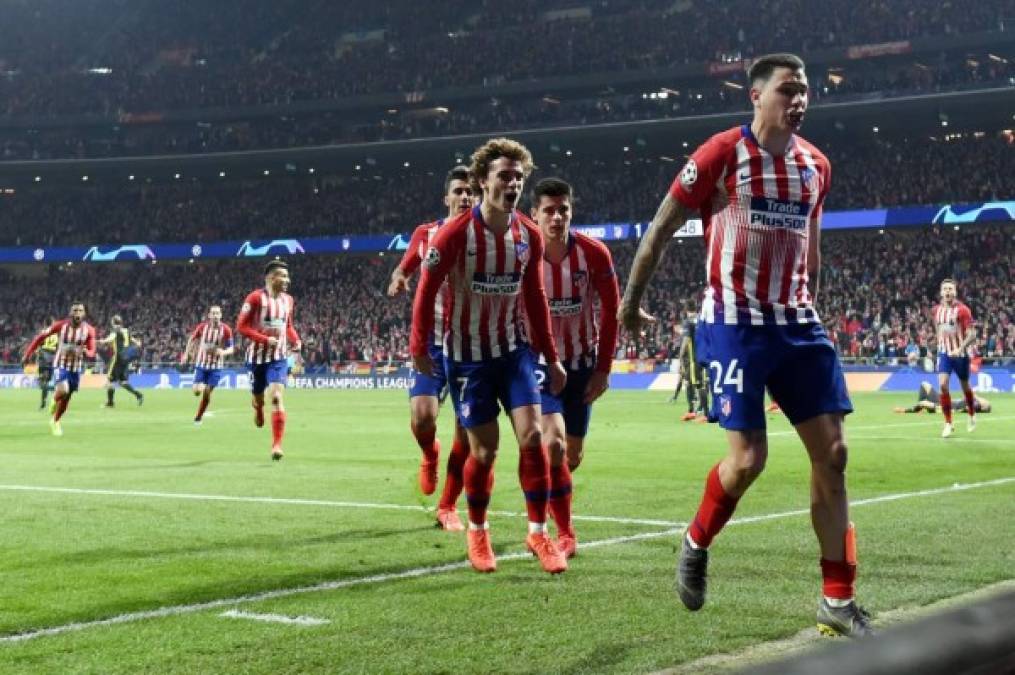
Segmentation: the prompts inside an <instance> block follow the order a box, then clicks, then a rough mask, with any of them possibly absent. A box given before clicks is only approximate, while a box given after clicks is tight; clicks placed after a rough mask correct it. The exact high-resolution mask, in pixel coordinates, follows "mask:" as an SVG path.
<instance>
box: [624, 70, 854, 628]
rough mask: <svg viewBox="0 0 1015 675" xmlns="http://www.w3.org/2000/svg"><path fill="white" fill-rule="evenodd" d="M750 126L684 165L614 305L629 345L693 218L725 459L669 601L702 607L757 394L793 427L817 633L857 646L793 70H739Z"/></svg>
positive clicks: (812, 175) (745, 478) (833, 389)
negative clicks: (669, 254) (698, 226)
mask: <svg viewBox="0 0 1015 675" xmlns="http://www.w3.org/2000/svg"><path fill="white" fill-rule="evenodd" d="M748 80H749V82H750V100H751V104H752V105H753V107H754V118H753V121H752V122H751V123H750V124H747V125H744V126H742V127H734V128H733V129H729V130H728V131H724V132H722V133H719V134H717V135H715V136H713V137H711V138H710V139H709V140H708V141H706V142H705V143H704V144H703V145H702V146H700V147H699V148H698V149H697V150H696V151H695V152H694V154H693V155H692V156H691V158H690V159H689V160H688V161H687V164H686V165H684V168H683V169H682V170H681V172H680V174H679V175H678V176H677V178H676V180H674V182H673V185H672V187H671V188H670V191H669V193H668V194H667V195H666V197H665V198H664V199H663V201H662V204H661V205H660V207H659V210H658V212H657V213H656V215H655V218H654V220H653V223H652V226H651V227H650V229H649V230H648V233H647V234H646V236H645V237H644V238H643V239H642V242H641V244H640V246H639V247H638V252H637V254H636V255H635V260H634V263H633V266H632V270H631V278H630V281H629V283H628V286H627V290H626V292H625V295H624V299H623V302H622V305H621V320H622V321H623V323H624V325H625V326H626V327H627V328H628V329H629V330H631V331H632V332H633V333H634V334H635V335H637V334H638V331H639V330H640V328H641V326H642V324H644V323H646V322H653V321H654V320H655V319H654V317H652V316H651V315H649V314H648V313H647V312H645V311H644V310H642V309H641V307H640V306H639V305H640V302H641V298H642V296H643V294H644V292H645V287H646V285H647V283H648V281H649V279H650V278H651V277H652V273H653V271H654V270H655V268H656V266H657V265H658V264H659V260H660V258H661V256H662V254H663V251H664V249H665V247H666V244H667V243H668V242H669V241H670V239H671V238H672V237H673V234H674V232H676V231H677V229H679V228H680V227H681V226H682V225H683V224H684V223H685V222H686V221H687V219H688V217H689V216H690V215H691V213H693V212H694V211H698V212H700V214H701V217H702V220H703V224H704V228H705V230H704V232H705V242H706V245H707V259H706V270H707V276H708V283H707V286H706V290H705V298H704V301H703V304H702V312H701V319H700V321H699V324H698V331H697V334H698V338H699V343H700V344H699V349H700V351H699V354H698V359H699V361H700V362H701V363H702V364H703V365H707V367H708V368H709V370H710V375H711V376H712V377H711V378H710V381H711V383H712V392H713V402H712V407H711V414H712V418H713V419H715V420H717V421H718V422H719V424H720V426H721V427H722V428H723V429H725V431H726V439H727V442H728V444H729V451H728V453H727V455H726V457H725V458H724V459H723V460H722V461H720V462H719V463H718V464H717V465H716V466H715V467H714V468H713V469H712V470H711V472H709V474H708V479H707V481H706V486H705V494H704V497H703V498H702V501H701V505H700V506H699V508H698V512H697V514H696V515H695V517H694V519H693V521H691V525H690V527H689V528H688V530H687V532H686V533H685V534H684V536H683V537H682V543H681V553H680V561H679V564H678V567H677V584H676V585H677V590H678V593H679V595H680V599H681V600H682V601H683V603H684V605H686V606H687V608H688V609H690V610H692V611H695V610H698V609H701V607H702V605H704V603H705V590H706V582H705V577H706V571H707V565H708V548H709V546H710V545H711V544H712V540H713V539H714V538H715V536H716V535H717V534H719V531H720V530H721V529H722V528H723V526H724V525H725V524H726V522H727V521H728V520H729V519H730V517H731V516H732V515H733V511H734V509H735V508H736V506H737V502H738V501H739V500H740V498H741V497H742V496H743V494H744V493H745V492H746V491H747V489H748V488H749V487H750V485H751V484H752V483H753V482H754V480H755V479H756V478H757V477H758V475H760V474H761V471H762V470H763V469H764V467H765V460H766V458H767V456H768V439H767V434H766V431H765V411H764V403H765V388H766V387H767V388H768V389H769V391H770V392H771V394H772V397H773V398H774V399H775V401H777V402H778V403H779V405H780V406H781V408H782V409H783V411H784V412H785V413H786V416H787V417H788V418H789V420H790V422H791V423H792V424H793V426H794V428H795V429H796V432H797V434H798V435H799V437H800V439H801V441H802V442H803V445H804V447H805V448H806V449H807V454H808V455H809V457H810V462H811V481H810V483H811V521H812V523H813V526H814V531H815V533H816V534H817V538H818V544H819V546H820V549H821V563H820V566H821V574H822V578H823V594H822V598H821V600H820V602H819V605H818V613H817V617H818V628H819V630H820V631H821V632H822V633H825V634H828V633H832V634H842V635H849V636H856V637H858V636H863V635H867V634H869V633H870V632H871V629H870V620H869V616H868V615H867V613H866V612H865V611H864V610H862V609H861V608H860V607H859V606H858V605H857V603H856V601H855V600H854V597H853V596H854V585H855V580H856V543H855V542H856V540H855V534H854V530H853V528H852V525H851V524H850V522H849V501H848V500H847V498H846V474H845V469H846V454H847V451H846V441H845V436H844V433H843V422H844V418H845V415H846V414H847V413H849V412H851V411H852V405H851V403H850V400H849V396H848V394H847V392H846V384H845V378H844V377H843V374H842V367H841V365H840V364H839V361H838V358H837V357H836V354H835V350H834V348H833V346H832V343H831V341H830V340H829V339H828V337H827V335H826V334H825V331H824V329H823V328H822V325H821V322H820V321H819V320H818V315H817V312H816V311H815V309H814V298H815V296H816V294H817V290H818V288H817V284H818V279H819V272H820V269H821V258H820V248H819V237H820V226H821V211H822V204H823V203H824V200H825V197H826V195H827V194H828V189H829V181H830V178H831V169H830V165H829V162H828V160H827V159H826V158H825V156H824V155H823V154H821V152H819V151H818V149H817V148H815V147H814V146H813V145H811V144H810V143H808V142H807V141H806V140H804V139H803V138H801V137H800V136H798V135H797V133H796V132H797V131H798V129H799V128H800V125H801V123H802V122H803V120H804V115H805V113H806V111H807V95H808V86H807V76H806V74H805V72H804V63H803V61H801V60H800V58H799V57H797V56H795V55H793V54H771V55H767V56H762V57H760V58H759V59H757V60H756V61H755V62H754V63H753V64H752V65H751V67H750V70H749V72H748Z"/></svg>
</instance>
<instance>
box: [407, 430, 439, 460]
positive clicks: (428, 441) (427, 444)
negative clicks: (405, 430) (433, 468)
mask: <svg viewBox="0 0 1015 675" xmlns="http://www.w3.org/2000/svg"><path fill="white" fill-rule="evenodd" d="M409 428H410V429H412V435H413V436H415V437H416V442H417V443H418V444H419V449H420V450H422V451H423V454H424V455H425V456H426V458H427V459H428V460H430V461H433V460H435V459H437V452H436V450H435V449H434V439H435V438H436V437H437V429H436V428H431V429H421V428H419V427H418V426H416V425H415V424H412V423H411V422H410V423H409Z"/></svg>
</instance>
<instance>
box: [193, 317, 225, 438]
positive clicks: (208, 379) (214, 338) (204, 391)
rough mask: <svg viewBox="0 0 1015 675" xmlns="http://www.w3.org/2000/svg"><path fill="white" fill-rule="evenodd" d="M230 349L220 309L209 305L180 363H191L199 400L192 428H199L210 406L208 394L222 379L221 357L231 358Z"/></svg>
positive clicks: (195, 389)
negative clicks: (192, 363)
mask: <svg viewBox="0 0 1015 675" xmlns="http://www.w3.org/2000/svg"><path fill="white" fill-rule="evenodd" d="M234 349H235V345H234V344H233V330H232V328H230V327H229V325H228V324H225V323H222V308H221V307H219V306H218V305H212V306H211V307H210V308H209V309H208V319H207V321H202V322H201V323H199V324H197V327H196V328H195V329H194V330H193V332H191V334H190V338H189V339H188V340H187V347H186V348H185V349H184V350H183V359H181V362H182V363H187V362H188V361H190V360H191V359H193V360H194V396H200V397H201V402H200V403H198V404H197V414H196V415H195V416H194V424H195V425H200V424H201V421H202V420H203V418H204V412H205V410H207V409H208V404H209V403H211V393H212V392H213V391H214V390H215V387H217V386H218V384H219V381H220V380H221V379H222V367H223V362H224V360H225V357H227V356H229V355H231V354H232V353H233V350H234Z"/></svg>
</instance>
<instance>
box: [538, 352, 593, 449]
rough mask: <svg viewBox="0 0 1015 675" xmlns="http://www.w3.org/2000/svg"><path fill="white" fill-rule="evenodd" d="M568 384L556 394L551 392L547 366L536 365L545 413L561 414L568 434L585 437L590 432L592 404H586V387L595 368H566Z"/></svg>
mask: <svg viewBox="0 0 1015 675" xmlns="http://www.w3.org/2000/svg"><path fill="white" fill-rule="evenodd" d="M566 370H567V384H566V385H564V390H563V391H561V392H560V393H559V394H557V395H556V396H554V395H553V394H551V393H550V381H549V379H550V378H549V376H548V374H547V373H548V371H547V367H546V366H544V365H537V366H536V380H537V381H538V382H539V394H540V397H541V402H542V406H543V414H544V415H554V414H560V415H562V416H563V417H564V430H565V431H566V432H567V435H568V436H577V437H578V438H585V435H586V434H587V433H588V432H589V418H590V417H591V416H592V406H591V405H586V403H585V401H584V399H585V387H586V385H588V383H589V378H590V377H591V376H592V373H593V372H594V369H593V368H591V367H587V366H586V367H581V368H575V369H572V368H566Z"/></svg>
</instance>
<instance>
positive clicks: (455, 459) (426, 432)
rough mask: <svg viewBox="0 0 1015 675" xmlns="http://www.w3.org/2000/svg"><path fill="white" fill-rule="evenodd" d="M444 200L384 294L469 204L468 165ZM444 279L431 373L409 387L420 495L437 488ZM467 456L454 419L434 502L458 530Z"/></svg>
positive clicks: (451, 175)
mask: <svg viewBox="0 0 1015 675" xmlns="http://www.w3.org/2000/svg"><path fill="white" fill-rule="evenodd" d="M444 205H445V206H446V207H447V209H448V215H447V217H446V218H441V219H440V220H437V221H434V222H432V223H423V224H422V225H420V226H419V227H417V228H416V229H415V231H413V233H412V238H411V239H410V241H409V248H408V249H407V250H406V251H405V256H404V257H403V258H402V261H401V262H400V263H398V265H397V266H396V267H395V269H394V270H393V271H392V273H391V282H390V284H389V285H388V296H389V297H395V296H397V295H399V294H400V293H402V292H407V291H408V290H409V280H410V279H411V278H412V275H413V274H415V273H416V270H418V269H419V267H420V264H422V262H423V258H425V257H426V252H427V249H428V248H430V244H431V242H432V241H433V238H434V236H436V234H437V231H438V229H440V227H441V226H442V225H443V224H444V223H446V222H450V221H451V220H453V219H454V218H455V217H456V216H459V215H461V214H463V213H468V212H469V211H470V210H471V209H472V187H471V186H470V185H469V167H467V166H462V165H459V166H456V167H454V168H453V169H451V171H449V172H448V175H447V178H446V179H445V181H444ZM449 292H450V291H449V290H448V285H447V284H446V283H445V284H444V285H443V286H441V289H440V291H439V292H438V294H437V300H436V305H435V307H434V326H435V328H434V331H433V333H431V335H430V345H429V350H430V358H431V360H433V362H434V372H433V374H431V375H425V374H423V373H416V377H415V378H414V380H413V384H412V387H411V388H410V389H409V410H410V422H409V426H410V428H411V429H412V435H413V436H414V437H415V438H416V443H417V444H418V445H419V449H420V450H421V451H422V453H423V457H422V459H421V460H420V463H419V487H420V490H422V491H423V494H425V495H431V494H433V493H434V491H435V490H436V489H437V460H438V457H439V455H440V448H441V444H440V441H439V440H438V439H437V413H438V410H439V409H440V404H441V401H442V400H443V397H444V396H445V395H446V392H447V383H448V380H447V376H446V375H445V373H444V354H443V350H442V348H441V346H440V345H441V343H442V342H443V340H444V319H443V317H444V306H445V304H446V303H447V294H448V293H449ZM468 456H469V439H468V436H467V435H466V433H465V429H464V428H463V427H462V425H461V424H459V423H458V420H457V419H456V420H455V440H454V442H453V443H452V445H451V454H450V455H449V456H448V464H447V475H446V477H445V478H444V490H443V492H442V493H441V498H440V501H439V502H438V504H437V524H438V525H439V526H440V527H441V528H442V529H444V530H449V531H456V532H460V531H462V530H464V529H465V526H464V525H462V520H461V518H459V516H458V509H457V507H456V502H457V501H458V496H459V495H461V493H462V488H463V487H464V484H463V482H462V481H463V474H462V472H463V469H464V466H465V460H466V459H467V458H468Z"/></svg>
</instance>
